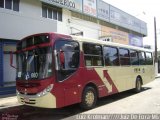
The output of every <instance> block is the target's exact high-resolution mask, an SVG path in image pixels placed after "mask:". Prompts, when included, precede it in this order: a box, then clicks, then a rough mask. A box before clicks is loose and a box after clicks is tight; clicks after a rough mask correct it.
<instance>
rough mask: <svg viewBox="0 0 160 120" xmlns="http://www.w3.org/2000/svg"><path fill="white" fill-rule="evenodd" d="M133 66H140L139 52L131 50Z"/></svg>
mask: <svg viewBox="0 0 160 120" xmlns="http://www.w3.org/2000/svg"><path fill="white" fill-rule="evenodd" d="M130 57H131V65H139V59H138V52H137V51H135V50H130Z"/></svg>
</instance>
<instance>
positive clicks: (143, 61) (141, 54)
mask: <svg viewBox="0 0 160 120" xmlns="http://www.w3.org/2000/svg"><path fill="white" fill-rule="evenodd" d="M138 56H139V65H145V64H146V59H145V52H139V53H138Z"/></svg>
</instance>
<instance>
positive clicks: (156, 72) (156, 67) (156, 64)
mask: <svg viewBox="0 0 160 120" xmlns="http://www.w3.org/2000/svg"><path fill="white" fill-rule="evenodd" d="M154 37H155V58H154V63H155V75H156V76H157V75H158V58H157V28H156V17H154Z"/></svg>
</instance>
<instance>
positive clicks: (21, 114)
mask: <svg viewBox="0 0 160 120" xmlns="http://www.w3.org/2000/svg"><path fill="white" fill-rule="evenodd" d="M81 114H83V115H89V114H98V115H100V114H102V115H107V114H160V78H158V79H156V80H154V81H153V82H151V83H149V84H147V85H145V86H144V87H143V91H142V92H141V93H134V92H133V91H131V90H129V91H126V92H122V93H118V94H115V95H112V96H108V97H104V98H101V99H99V100H98V103H97V106H96V108H95V109H92V110H88V111H82V110H81V109H80V108H79V106H78V105H77V104H76V105H72V106H68V107H64V108H61V109H44V108H34V107H29V106H24V105H18V106H14V107H7V108H1V109H0V120H10V119H12V120H57V119H64V120H71V119H86V118H85V116H81ZM126 119H127V118H126ZM156 119H160V115H159V116H157V117H156Z"/></svg>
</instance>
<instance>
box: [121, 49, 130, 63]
mask: <svg viewBox="0 0 160 120" xmlns="http://www.w3.org/2000/svg"><path fill="white" fill-rule="evenodd" d="M119 56H120V63H121V65H130V55H129V50H128V49H125V48H119Z"/></svg>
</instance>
